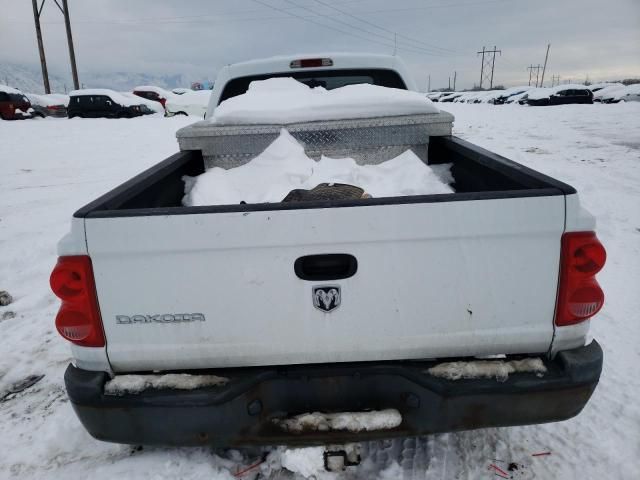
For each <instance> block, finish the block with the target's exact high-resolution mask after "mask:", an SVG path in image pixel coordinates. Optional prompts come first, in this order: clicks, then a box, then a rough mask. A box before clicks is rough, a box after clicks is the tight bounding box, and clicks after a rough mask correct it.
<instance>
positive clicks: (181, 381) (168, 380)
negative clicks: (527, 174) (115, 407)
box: [104, 373, 229, 395]
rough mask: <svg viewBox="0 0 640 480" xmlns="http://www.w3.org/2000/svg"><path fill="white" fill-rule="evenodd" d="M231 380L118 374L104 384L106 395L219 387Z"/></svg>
mask: <svg viewBox="0 0 640 480" xmlns="http://www.w3.org/2000/svg"><path fill="white" fill-rule="evenodd" d="M228 381H229V379H228V378H225V377H218V376H216V375H190V374H188V373H169V374H166V375H117V376H116V377H115V378H113V379H112V380H109V381H108V382H107V383H106V384H105V385H104V393H105V394H106V395H125V394H127V393H140V392H143V391H145V390H148V389H156V390H161V389H174V390H195V389H196V388H206V387H217V386H220V385H224V384H226V383H227V382H228Z"/></svg>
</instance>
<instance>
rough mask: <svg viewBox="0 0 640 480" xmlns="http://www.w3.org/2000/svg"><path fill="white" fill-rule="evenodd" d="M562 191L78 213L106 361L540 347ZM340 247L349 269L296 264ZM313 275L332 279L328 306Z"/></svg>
mask: <svg viewBox="0 0 640 480" xmlns="http://www.w3.org/2000/svg"><path fill="white" fill-rule="evenodd" d="M564 203H565V199H564V196H563V195H554V196H532V197H525V198H498V199H492V200H464V201H450V202H431V203H413V204H411V203H398V204H388V205H373V206H357V207H341V208H323V209H291V210H272V211H257V212H228V213H196V214H186V215H150V216H114V217H105V218H91V217H90V218H86V220H85V228H86V236H87V245H88V250H89V255H90V256H91V259H92V262H93V268H94V274H95V281H96V289H97V292H98V301H99V304H100V310H101V314H102V321H103V324H104V330H105V335H106V339H107V354H108V357H109V360H110V362H111V365H112V368H113V369H114V370H115V371H142V370H163V369H172V370H176V369H195V368H209V367H228V366H254V365H278V364H299V363H321V362H347V361H367V360H392V359H409V358H411V359H417V358H437V357H442V356H473V355H489V354H499V353H539V352H543V351H546V350H547V349H548V348H549V346H550V343H551V340H552V336H553V315H554V307H555V299H556V288H557V280H558V265H559V255H560V237H561V235H562V232H563V230H564V213H565V204H564ZM336 253H339V254H350V255H352V256H353V257H355V258H356V259H357V271H356V273H355V274H354V275H353V276H351V277H350V278H345V279H338V280H331V279H328V280H323V281H309V280H302V279H300V278H298V276H297V275H296V273H295V271H294V263H295V261H296V259H298V258H300V257H302V256H306V255H316V254H317V255H319V254H336ZM319 286H320V287H331V288H335V289H336V291H339V293H340V302H339V306H338V307H337V308H335V309H333V310H331V311H330V312H328V313H327V312H325V311H323V310H321V309H320V308H317V307H316V306H314V301H313V294H314V287H319ZM336 287H337V288H336ZM329 291H330V290H324V293H325V294H328V292H329ZM321 295H322V293H321ZM334 297H335V295H334ZM325 300H327V299H326V298H325ZM336 303H337V302H336V301H335V299H334V301H333V302H332V301H331V299H328V301H327V305H325V306H328V305H330V307H334V306H335V305H336Z"/></svg>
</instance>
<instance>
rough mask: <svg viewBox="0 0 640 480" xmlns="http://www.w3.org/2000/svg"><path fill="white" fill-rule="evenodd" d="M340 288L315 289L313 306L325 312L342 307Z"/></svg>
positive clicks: (332, 286) (325, 287)
mask: <svg viewBox="0 0 640 480" xmlns="http://www.w3.org/2000/svg"><path fill="white" fill-rule="evenodd" d="M340 300H341V296H340V287H339V286H337V285H325V286H322V287H313V306H314V307H316V308H317V309H318V310H322V311H323V312H331V311H332V310H335V309H336V308H338V307H339V306H340Z"/></svg>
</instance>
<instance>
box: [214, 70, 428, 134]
mask: <svg viewBox="0 0 640 480" xmlns="http://www.w3.org/2000/svg"><path fill="white" fill-rule="evenodd" d="M438 112H439V110H438V109H437V108H436V107H435V106H434V105H433V103H432V102H431V100H429V99H428V98H425V96H424V94H423V93H418V92H411V91H409V90H401V89H397V88H387V87H381V86H378V85H370V84H359V85H347V86H345V87H340V88H335V89H333V90H326V89H324V88H322V87H315V88H310V87H308V86H307V85H305V84H303V83H300V82H298V81H297V80H294V79H293V78H270V79H267V80H261V81H255V82H251V83H250V84H249V89H248V90H247V92H246V93H244V94H242V95H238V96H236V97H232V98H229V99H227V100H225V101H224V102H222V103H221V104H220V105H218V107H216V109H215V111H214V114H213V116H212V117H211V122H214V123H216V124H219V125H242V124H276V125H288V124H290V123H297V122H312V121H319V120H341V119H347V118H349V119H351V118H369V117H379V116H394V115H412V114H421V113H438Z"/></svg>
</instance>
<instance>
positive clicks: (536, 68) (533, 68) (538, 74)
mask: <svg viewBox="0 0 640 480" xmlns="http://www.w3.org/2000/svg"><path fill="white" fill-rule="evenodd" d="M541 68H542V65H540V64H538V65H536V66H535V67H534V66H533V65H531V66H529V67H527V69H528V70H529V86H531V78H532V74H533V71H534V70H535V71H536V87H537V86H538V77H539V76H540V69H541Z"/></svg>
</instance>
